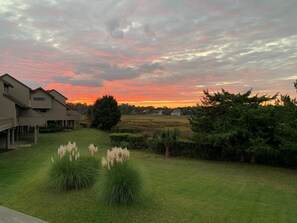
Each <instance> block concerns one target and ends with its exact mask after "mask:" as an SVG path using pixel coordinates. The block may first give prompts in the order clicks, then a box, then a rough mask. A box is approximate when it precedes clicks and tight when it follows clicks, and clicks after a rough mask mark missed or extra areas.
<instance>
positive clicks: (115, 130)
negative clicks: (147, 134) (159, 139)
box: [112, 126, 141, 133]
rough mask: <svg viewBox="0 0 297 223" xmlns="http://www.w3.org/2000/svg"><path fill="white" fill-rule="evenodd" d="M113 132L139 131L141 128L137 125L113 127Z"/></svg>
mask: <svg viewBox="0 0 297 223" xmlns="http://www.w3.org/2000/svg"><path fill="white" fill-rule="evenodd" d="M112 132H115V133H139V132H141V130H140V129H139V128H136V127H118V126H117V127H114V128H112Z"/></svg>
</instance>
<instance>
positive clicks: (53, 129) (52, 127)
mask: <svg viewBox="0 0 297 223" xmlns="http://www.w3.org/2000/svg"><path fill="white" fill-rule="evenodd" d="M63 130H64V127H63V126H60V125H56V124H54V123H50V124H49V125H48V126H45V127H43V126H41V127H40V128H39V132H40V133H53V132H61V131H63Z"/></svg>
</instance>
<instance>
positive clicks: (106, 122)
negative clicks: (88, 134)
mask: <svg viewBox="0 0 297 223" xmlns="http://www.w3.org/2000/svg"><path fill="white" fill-rule="evenodd" d="M90 113H91V114H92V117H93V121H92V125H91V126H92V127H94V128H100V129H103V130H110V129H111V127H112V126H114V125H116V124H117V123H118V122H119V121H120V119H121V112H120V109H119V107H118V103H117V101H116V100H115V99H114V97H113V96H111V95H105V96H103V97H102V98H98V99H97V100H96V102H95V103H94V105H93V107H92V109H91V112H90Z"/></svg>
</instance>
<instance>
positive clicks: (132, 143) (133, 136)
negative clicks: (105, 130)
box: [109, 133, 146, 149]
mask: <svg viewBox="0 0 297 223" xmlns="http://www.w3.org/2000/svg"><path fill="white" fill-rule="evenodd" d="M109 136H110V140H111V144H112V145H113V146H121V147H127V148H129V149H142V148H144V147H146V140H145V137H144V135H143V134H141V133H112V134H110V135H109Z"/></svg>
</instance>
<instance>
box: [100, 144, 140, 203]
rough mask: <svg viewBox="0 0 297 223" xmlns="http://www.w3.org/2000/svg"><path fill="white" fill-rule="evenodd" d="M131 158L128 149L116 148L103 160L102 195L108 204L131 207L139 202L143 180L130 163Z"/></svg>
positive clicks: (108, 152)
mask: <svg viewBox="0 0 297 223" xmlns="http://www.w3.org/2000/svg"><path fill="white" fill-rule="evenodd" d="M129 157H130V153H129V151H128V150H127V149H122V148H118V147H115V148H113V149H112V150H111V151H109V150H108V151H107V157H106V159H105V158H103V159H102V166H103V167H104V175H103V181H102V194H103V198H104V201H105V202H106V203H108V204H117V205H130V204H133V203H135V202H136V201H137V198H138V196H139V194H140V190H141V179H140V176H139V173H138V171H136V169H134V168H133V167H132V166H131V164H130V163H128V159H129Z"/></svg>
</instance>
